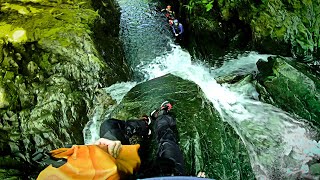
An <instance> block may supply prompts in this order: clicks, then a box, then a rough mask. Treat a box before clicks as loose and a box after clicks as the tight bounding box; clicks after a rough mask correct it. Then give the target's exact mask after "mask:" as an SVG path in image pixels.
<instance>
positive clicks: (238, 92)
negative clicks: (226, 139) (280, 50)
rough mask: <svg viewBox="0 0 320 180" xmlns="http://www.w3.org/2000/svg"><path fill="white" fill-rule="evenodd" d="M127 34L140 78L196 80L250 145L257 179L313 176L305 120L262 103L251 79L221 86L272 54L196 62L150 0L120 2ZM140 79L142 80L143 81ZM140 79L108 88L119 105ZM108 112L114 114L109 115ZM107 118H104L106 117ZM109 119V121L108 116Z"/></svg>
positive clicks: (90, 129) (313, 153) (316, 151)
mask: <svg viewBox="0 0 320 180" xmlns="http://www.w3.org/2000/svg"><path fill="white" fill-rule="evenodd" d="M118 2H119V4H120V7H121V12H122V16H121V36H122V39H123V41H124V45H125V50H126V56H127V58H128V60H129V64H130V65H131V68H132V69H133V70H134V74H135V79H134V80H136V81H139V82H142V81H146V80H150V79H153V78H156V77H159V76H162V75H165V74H167V73H172V74H174V75H176V76H179V77H181V78H183V79H187V80H190V81H193V82H194V83H196V84H197V85H199V87H200V88H201V89H202V91H203V92H204V93H205V95H206V97H207V98H208V99H209V100H210V101H211V102H212V103H213V105H214V107H215V108H216V109H217V110H218V111H219V113H220V115H221V117H222V118H223V120H224V121H226V122H228V123H229V124H230V125H231V126H232V127H233V128H234V129H235V131H236V132H237V133H238V134H239V136H240V137H241V138H242V140H243V142H244V143H245V145H246V147H247V149H248V152H249V156H250V160H251V164H252V168H253V170H254V172H255V174H256V178H257V179H292V178H296V177H298V176H307V174H308V171H309V169H308V166H307V164H306V163H307V162H308V161H309V160H311V159H312V158H320V143H319V142H316V141H315V140H313V139H312V138H313V136H314V135H315V133H314V132H313V131H312V128H311V127H309V126H308V125H307V124H306V123H304V121H303V120H299V121H298V120H297V119H295V118H294V117H293V116H292V115H290V114H288V113H286V112H284V111H282V110H281V109H278V108H276V107H274V106H272V105H269V104H266V103H262V102H260V101H257V100H256V99H257V96H258V95H257V92H256V91H255V89H254V87H253V86H252V85H251V84H250V83H244V84H241V85H239V86H237V88H232V86H230V85H228V84H223V85H220V84H218V83H217V82H216V80H215V79H214V78H215V77H217V76H223V75H232V74H238V75H239V74H240V75H245V74H250V73H254V72H255V71H257V68H256V65H255V64H256V62H257V61H258V60H259V59H264V60H266V58H267V57H268V56H269V55H260V54H257V53H255V52H250V53H245V54H244V55H239V56H238V58H235V59H227V60H226V61H225V63H224V64H223V65H222V66H221V67H219V68H213V67H209V66H208V65H206V64H204V63H202V62H201V61H197V60H192V58H191V56H190V54H189V53H188V52H187V51H186V50H183V49H182V48H181V47H180V46H179V45H175V44H174V43H173V42H172V40H171V34H170V32H169V31H168V27H166V24H165V18H164V17H163V16H161V14H160V13H159V12H157V11H156V4H152V3H148V2H147V1H146V0H119V1H118ZM139 82H137V83H139ZM135 84H136V82H127V83H120V84H115V85H113V86H111V87H108V88H105V90H106V92H108V93H111V96H112V97H113V98H115V99H116V100H117V102H118V103H119V102H120V101H121V99H122V98H123V96H124V95H125V94H126V92H128V91H129V90H130V89H131V88H132V87H133V86H134V85H135ZM96 109H97V110H96V111H95V114H97V115H95V116H94V117H93V119H92V120H91V121H90V122H89V123H88V125H87V127H86V129H85V130H84V132H85V133H84V134H85V139H86V143H91V142H92V141H94V140H95V139H96V138H97V137H98V136H97V134H98V133H97V132H98V131H97V130H98V126H99V125H98V124H99V120H98V119H99V118H96V117H101V114H103V113H101V111H103V110H101V109H100V110H98V109H99V108H96ZM104 114H105V116H107V114H108V113H105V112H104ZM100 120H101V118H100ZM102 120H103V119H102Z"/></svg>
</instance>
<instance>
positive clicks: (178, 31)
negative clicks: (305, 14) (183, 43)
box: [171, 19, 184, 39]
mask: <svg viewBox="0 0 320 180" xmlns="http://www.w3.org/2000/svg"><path fill="white" fill-rule="evenodd" d="M171 28H172V32H173V33H174V35H175V37H177V38H180V39H181V38H182V33H183V32H184V29H183V25H182V24H181V23H179V21H178V20H177V19H175V20H173V25H172V26H171Z"/></svg>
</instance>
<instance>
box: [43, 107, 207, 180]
mask: <svg viewBox="0 0 320 180" xmlns="http://www.w3.org/2000/svg"><path fill="white" fill-rule="evenodd" d="M171 109H172V105H171V103H170V102H168V101H165V102H163V103H162V104H161V106H160V108H159V109H156V110H154V111H152V112H151V113H150V116H143V117H142V118H141V119H132V120H126V121H124V120H118V119H114V118H112V119H107V120H105V121H104V122H103V123H102V124H101V126H100V139H98V140H97V141H96V142H95V143H94V145H80V146H73V147H72V148H60V149H57V150H54V151H51V155H52V157H54V158H66V159H67V162H66V163H65V164H62V165H59V166H57V167H52V166H51V165H50V166H49V167H47V168H46V169H45V170H43V171H42V172H41V173H40V174H39V176H38V179H48V178H49V179H50V178H52V177H54V178H56V179H59V178H60V179H75V178H74V177H76V179H77V178H80V179H109V178H110V179H124V178H125V179H127V178H128V177H129V178H137V177H138V178H151V177H152V178H151V179H157V177H163V176H166V179H167V178H168V179H172V176H183V175H185V168H184V158H183V155H182V152H181V150H180V148H179V145H178V139H177V136H176V134H177V129H176V120H175V118H174V117H173V116H172V115H171V113H170V110H171ZM151 123H152V124H153V131H151V130H150V125H151ZM151 134H154V137H155V140H156V143H157V147H158V148H157V153H156V157H154V158H153V163H151V164H150V165H148V166H149V168H148V169H147V170H144V169H143V168H141V169H140V170H139V167H140V164H141V161H140V157H143V156H145V155H146V154H143V153H141V152H140V150H139V153H138V149H139V147H140V145H139V144H136V142H134V141H132V137H134V136H140V137H143V138H149V137H150V135H151ZM130 144H135V145H130ZM141 149H142V148H141ZM142 152H143V151H142ZM139 173H140V174H139ZM57 177H58V178H57ZM198 177H205V174H204V173H203V172H201V173H199V174H198ZM184 178H185V179H197V178H196V177H186V176H184ZM158 179H159V178H158ZM173 179H174V178H173Z"/></svg>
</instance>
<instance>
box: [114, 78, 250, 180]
mask: <svg viewBox="0 0 320 180" xmlns="http://www.w3.org/2000/svg"><path fill="white" fill-rule="evenodd" d="M165 100H169V101H170V102H172V104H173V109H172V111H171V112H172V113H173V115H174V116H175V117H176V120H177V128H178V132H179V139H180V141H179V145H180V148H181V150H182V152H183V156H184V159H185V167H186V171H187V174H188V175H195V174H196V173H197V172H199V171H204V172H206V174H207V175H209V177H210V178H216V179H222V178H226V179H254V175H253V173H252V169H251V165H250V161H249V157H248V154H247V150H246V148H245V147H244V144H243V143H242V141H241V139H240V137H239V136H238V135H237V134H236V132H235V131H234V130H233V128H232V127H230V125H228V124H227V123H226V122H223V121H222V120H221V118H220V116H219V114H218V112H217V111H216V110H215V109H214V108H213V106H212V104H211V103H209V102H207V100H206V99H205V98H204V96H203V93H202V92H201V90H200V89H199V87H198V86H197V85H196V84H194V83H192V82H190V81H186V80H183V79H181V78H178V77H175V76H173V75H166V76H163V77H159V78H157V79H154V80H151V81H147V82H145V83H141V84H139V85H137V86H135V87H134V88H133V89H131V90H130V92H129V93H128V94H127V95H126V96H125V97H124V99H123V101H122V102H121V104H120V105H119V106H118V107H117V108H116V109H115V110H114V112H113V113H112V114H111V116H112V117H115V118H118V119H129V118H139V117H141V116H142V115H143V114H149V113H150V112H151V111H152V110H154V109H156V108H159V106H160V104H161V103H162V102H163V101H165ZM156 150H157V144H156V142H155V140H152V145H151V146H149V149H148V151H147V152H143V154H141V158H143V160H142V162H143V164H142V167H141V168H142V169H143V168H145V167H150V164H152V163H151V162H150V161H151V160H152V159H153V158H154V157H155V155H156Z"/></svg>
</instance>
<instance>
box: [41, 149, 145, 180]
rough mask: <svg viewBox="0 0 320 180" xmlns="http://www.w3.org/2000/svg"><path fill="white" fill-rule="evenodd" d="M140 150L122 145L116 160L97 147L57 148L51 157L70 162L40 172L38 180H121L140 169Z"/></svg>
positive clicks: (50, 166)
mask: <svg viewBox="0 0 320 180" xmlns="http://www.w3.org/2000/svg"><path fill="white" fill-rule="evenodd" d="M139 148H140V145H139V144H136V145H122V148H121V150H120V154H119V156H118V157H117V158H116V159H115V158H114V157H112V156H111V155H110V154H108V153H107V152H105V151H104V150H102V149H101V148H99V147H98V146H96V145H74V146H72V148H60V149H56V150H53V151H51V156H52V157H54V158H64V159H66V160H67V162H66V163H65V164H63V165H62V166H60V167H58V168H55V167H53V166H52V165H49V166H48V167H47V168H46V169H44V170H43V171H41V173H40V174H39V176H38V178H37V179H38V180H43V179H45V180H71V179H77V180H78V179H79V180H81V179H83V180H105V179H120V175H121V177H122V176H123V175H131V174H133V172H134V171H136V170H137V168H139V166H140V163H141V161H140V157H139V155H138V149H139Z"/></svg>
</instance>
